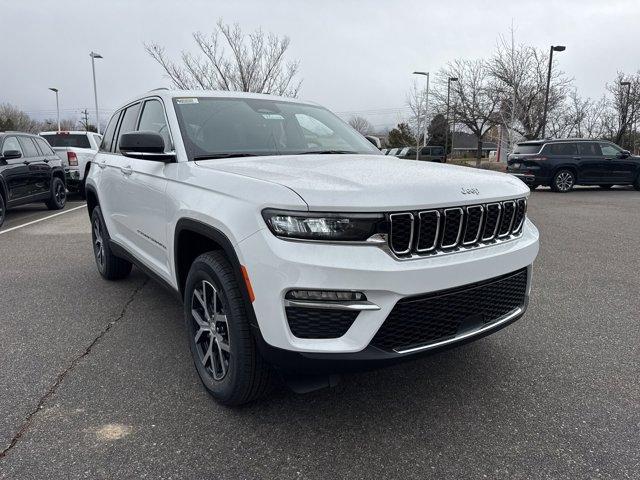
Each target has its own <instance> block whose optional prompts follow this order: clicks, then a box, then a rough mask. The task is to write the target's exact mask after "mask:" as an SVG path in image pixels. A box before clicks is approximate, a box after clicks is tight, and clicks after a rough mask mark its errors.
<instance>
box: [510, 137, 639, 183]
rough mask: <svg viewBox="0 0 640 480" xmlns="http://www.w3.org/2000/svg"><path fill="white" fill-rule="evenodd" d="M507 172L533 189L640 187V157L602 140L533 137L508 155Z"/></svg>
mask: <svg viewBox="0 0 640 480" xmlns="http://www.w3.org/2000/svg"><path fill="white" fill-rule="evenodd" d="M507 172H508V173H511V174H513V175H515V176H516V177H518V178H520V179H521V180H522V181H523V182H525V183H526V184H527V185H529V186H530V187H531V189H534V188H536V187H538V186H539V185H546V186H550V187H551V189H552V190H553V191H555V192H568V191H570V190H571V189H572V188H573V186H574V185H599V186H600V187H601V188H611V187H612V186H613V185H633V186H634V187H635V189H636V190H640V157H635V156H632V155H631V154H630V153H629V152H628V151H627V150H623V149H622V148H620V147H619V146H617V145H616V144H614V143H611V142H606V141H603V140H587V139H579V138H576V139H565V140H531V141H527V142H522V143H519V144H518V145H517V146H516V148H515V149H514V151H513V153H512V154H511V155H509V160H508V166H507Z"/></svg>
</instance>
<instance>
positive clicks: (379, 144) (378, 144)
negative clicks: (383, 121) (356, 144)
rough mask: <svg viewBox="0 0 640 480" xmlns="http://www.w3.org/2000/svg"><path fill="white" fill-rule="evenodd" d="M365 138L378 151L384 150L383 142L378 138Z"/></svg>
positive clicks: (371, 136) (366, 136)
mask: <svg viewBox="0 0 640 480" xmlns="http://www.w3.org/2000/svg"><path fill="white" fill-rule="evenodd" d="M364 138H366V139H367V140H369V141H370V142H371V143H372V144H373V145H374V146H375V147H376V148H377V149H378V150H380V149H381V148H382V142H380V139H379V138H378V137H374V136H373V135H365V136H364Z"/></svg>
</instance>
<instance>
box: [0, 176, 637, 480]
mask: <svg viewBox="0 0 640 480" xmlns="http://www.w3.org/2000/svg"><path fill="white" fill-rule="evenodd" d="M77 205H81V203H78V204H77ZM77 205H70V207H73V206H77ZM639 206H640V192H636V191H633V190H630V189H623V188H616V189H613V190H611V191H606V192H605V191H600V190H598V189H589V188H582V189H578V190H577V191H574V192H572V193H569V194H566V195H558V194H553V193H551V192H550V191H549V190H548V189H542V190H541V191H536V192H534V193H533V194H532V197H531V200H530V207H529V208H530V212H529V213H530V217H531V218H532V219H533V220H534V221H535V223H536V224H537V226H538V228H539V229H540V231H541V252H540V256H539V257H538V260H537V262H536V264H535V266H534V286H533V291H532V298H531V303H530V307H529V311H528V313H527V314H526V315H525V317H524V318H523V319H521V320H520V321H518V322H516V323H515V324H514V325H512V326H510V327H508V328H507V329H504V330H502V331H500V332H499V333H497V334H495V335H493V336H490V337H487V338H485V339H482V340H480V341H478V342H475V343H472V344H469V345H466V346H463V347H461V348H458V349H455V350H451V351H448V352H445V353H442V354H438V355H434V356H431V357H428V358H426V359H422V360H419V361H416V362H412V363H407V364H404V365H400V366H395V367H391V368H388V369H385V370H380V371H374V372H369V373H364V374H358V375H352V376H349V377H346V378H345V379H344V380H343V382H342V383H341V384H340V385H339V386H338V387H336V388H333V389H330V390H323V391H319V392H316V393H313V394H308V395H296V394H293V393H291V392H289V391H288V390H286V389H284V388H279V389H276V391H275V392H274V393H273V394H272V395H270V396H269V397H268V398H266V399H265V400H263V401H261V402H259V403H256V404H253V405H250V406H247V407H244V408H240V409H229V408H225V407H221V406H219V405H217V404H216V403H215V402H214V401H213V400H211V399H210V397H209V396H208V395H207V394H206V393H205V391H204V389H203V388H202V387H201V385H200V382H199V380H198V377H197V375H196V372H195V370H194V369H193V367H192V363H191V357H190V355H189V350H188V347H187V343H186V338H185V334H184V331H183V323H182V322H183V320H182V311H181V307H180V305H179V304H178V303H177V302H176V301H175V300H174V299H173V297H171V296H170V295H168V294H167V293H166V291H164V290H163V289H162V288H161V287H160V286H158V285H157V284H155V283H154V282H152V281H150V280H148V279H147V278H146V277H145V276H144V275H143V274H142V273H141V272H139V271H137V270H135V269H134V272H133V274H132V275H131V277H130V278H129V279H127V280H125V281H122V282H117V283H108V282H105V281H103V280H102V279H101V278H100V277H99V275H98V273H97V271H96V269H95V266H94V261H93V257H92V252H91V244H90V233H89V222H88V219H87V215H86V211H85V209H83V208H80V209H78V210H75V211H70V212H69V213H65V214H62V215H59V216H57V217H54V218H50V219H47V220H44V221H41V222H37V223H34V224H31V225H28V226H26V227H23V228H18V229H15V230H12V231H8V232H7V233H2V231H6V230H7V229H9V228H12V227H15V226H18V225H21V224H23V223H26V222H29V221H33V220H37V219H38V218H42V217H44V216H46V215H49V214H50V213H51V212H47V211H44V210H43V209H42V207H39V206H37V207H28V208H27V207H25V208H24V209H22V210H21V211H17V212H16V211H13V212H10V213H9V217H8V219H7V220H8V221H7V223H6V224H5V226H4V227H3V230H0V251H1V254H2V259H3V261H2V267H1V268H2V275H1V277H0V278H1V288H2V294H1V295H0V312H1V314H0V316H1V321H0V327H1V328H2V335H0V365H1V366H2V368H1V369H0V407H1V411H2V415H1V416H0V452H2V453H0V478H2V479H5V478H6V479H9V478H11V479H14V478H16V479H18V478H19V479H28V478H91V479H95V478H154V479H155V478H225V479H227V478H363V479H368V478H505V479H507V478H508V479H517V478H554V479H556V478H612V479H613V478H615V479H619V478H640V473H639V472H640V448H639V444H640V441H639V439H640V382H639V381H638V379H639V378H640V322H639V317H640V296H639V295H638V291H639V290H640V279H639V278H638V271H640V254H639V249H638V247H639V242H638V239H639V238H640V214H639ZM68 208H69V207H68Z"/></svg>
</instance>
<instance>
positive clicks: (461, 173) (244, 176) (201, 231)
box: [86, 90, 538, 404]
mask: <svg viewBox="0 0 640 480" xmlns="http://www.w3.org/2000/svg"><path fill="white" fill-rule="evenodd" d="M86 189H87V202H88V209H89V214H90V216H91V223H92V233H93V247H94V252H95V258H96V263H97V266H98V270H99V271H100V273H101V274H102V276H104V277H105V278H107V279H117V278H122V277H124V276H126V275H127V274H128V273H129V272H130V270H131V265H132V263H133V264H136V265H137V266H138V267H140V268H141V269H143V270H144V271H146V272H147V273H148V274H149V275H150V276H152V277H154V278H156V279H157V280H159V281H161V282H162V283H164V284H165V285H166V286H168V287H169V288H170V289H171V290H173V291H174V292H176V294H177V295H178V297H179V298H180V299H181V300H182V301H183V303H184V314H185V320H186V326H187V329H188V333H189V341H190V348H191V352H192V354H193V359H194V363H195V366H196V369H197V371H198V373H199V375H200V377H201V379H202V382H203V383H204V385H205V387H206V388H207V390H208V391H209V392H210V393H211V394H212V395H213V396H214V397H215V398H216V399H217V400H218V401H220V402H222V403H225V404H240V403H244V402H247V401H249V400H251V399H253V398H256V397H257V396H259V395H260V394H261V393H263V392H264V391H265V389H266V388H267V387H268V385H269V380H270V377H271V375H272V374H273V373H274V372H278V373H279V374H281V375H283V376H284V377H285V379H287V380H289V381H290V382H291V383H293V384H294V386H295V387H296V388H298V389H299V390H305V389H306V390H309V389H312V388H316V387H318V386H320V385H323V384H328V383H330V381H331V379H332V378H333V377H332V375H333V374H334V373H337V372H341V371H345V370H352V369H356V368H358V369H359V368H363V367H364V368H368V367H371V366H380V365H385V364H388V363H392V362H396V361H400V360H404V359H408V358H414V357H416V356H418V355H420V354H423V353H431V352H434V351H437V350H440V349H442V348H447V347H451V346H455V345H459V344H461V343H463V342H466V341H469V340H473V339H477V338H480V337H482V336H484V335H486V334H489V333H492V332H494V331H496V330H498V329H500V328H501V327H503V326H505V325H507V324H509V323H510V322H513V321H514V320H516V319H517V318H519V317H520V316H521V315H522V314H523V313H524V311H525V309H526V307H527V302H528V297H529V289H530V281H531V264H532V262H533V261H534V259H535V257H536V255H537V253H538V231H537V229H536V228H535V227H534V225H533V224H532V223H531V222H530V221H529V220H528V219H527V218H526V198H527V195H528V194H529V189H528V187H527V186H526V185H525V184H524V183H522V182H521V181H520V180H518V179H516V178H514V177H512V176H510V175H505V174H502V173H496V172H490V171H482V170H475V169H471V168H468V167H458V166H449V165H440V164H433V163H425V162H417V161H399V160H398V159H397V158H393V157H388V156H387V157H385V156H384V155H382V154H381V153H380V151H379V150H377V149H376V148H375V147H374V146H373V145H371V143H369V142H368V141H367V140H366V139H365V138H364V137H362V136H361V135H360V134H359V133H357V132H356V131H355V130H353V129H352V128H351V127H349V126H348V125H347V124H346V123H344V122H343V121H342V120H340V119H338V118H337V117H336V116H334V115H333V114H332V113H330V112H329V111H328V110H326V109H324V108H322V107H320V106H318V105H315V104H312V103H305V102H300V101H297V100H292V99H287V98H278V97H272V96H268V95H258V94H246V93H237V92H201V91H166V90H158V91H152V92H150V93H148V94H146V95H143V96H140V97H137V98H135V99H134V100H132V101H131V102H129V103H127V104H126V105H125V106H124V107H122V108H121V109H120V110H118V111H117V112H116V113H115V114H114V116H113V118H112V119H111V121H110V122H109V125H108V127H107V129H106V131H105V135H104V141H103V143H102V146H101V151H100V152H99V153H98V155H97V156H96V158H95V160H94V162H93V163H92V166H91V170H90V173H89V177H88V178H87V182H86Z"/></svg>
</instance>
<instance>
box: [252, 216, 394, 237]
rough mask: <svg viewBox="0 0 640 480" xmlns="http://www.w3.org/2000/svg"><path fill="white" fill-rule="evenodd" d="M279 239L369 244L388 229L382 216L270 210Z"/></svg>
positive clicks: (269, 222)
mask: <svg viewBox="0 0 640 480" xmlns="http://www.w3.org/2000/svg"><path fill="white" fill-rule="evenodd" d="M262 216H263V217H264V220H265V222H266V223H267V226H268V227H269V230H271V232H272V233H273V234H274V235H276V236H277V237H285V238H296V239H300V240H332V241H343V242H358V241H365V240H367V239H368V238H369V237H371V236H372V235H374V234H376V233H379V232H380V231H381V229H382V228H383V226H384V215H382V214H380V213H315V212H292V211H284V210H274V209H267V210H264V211H263V212H262Z"/></svg>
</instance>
